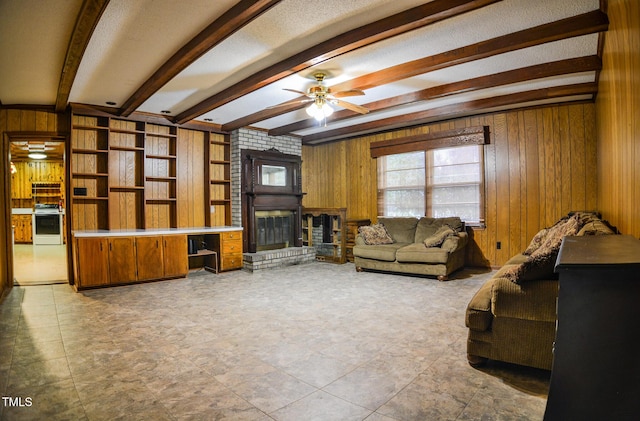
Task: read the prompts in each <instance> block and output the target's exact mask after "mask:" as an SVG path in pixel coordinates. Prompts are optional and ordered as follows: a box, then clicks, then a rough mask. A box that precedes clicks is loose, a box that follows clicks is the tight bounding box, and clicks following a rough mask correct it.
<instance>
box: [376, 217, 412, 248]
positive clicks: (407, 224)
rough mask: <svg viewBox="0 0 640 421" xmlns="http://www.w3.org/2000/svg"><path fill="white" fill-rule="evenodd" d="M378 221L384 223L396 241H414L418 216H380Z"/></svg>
mask: <svg viewBox="0 0 640 421" xmlns="http://www.w3.org/2000/svg"><path fill="white" fill-rule="evenodd" d="M378 223H379V224H382V225H384V227H385V228H386V229H387V232H388V233H389V235H390V236H391V238H393V241H394V242H396V243H413V239H414V237H415V232H416V225H418V219H417V218H378Z"/></svg>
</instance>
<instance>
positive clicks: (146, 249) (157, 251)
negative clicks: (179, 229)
mask: <svg viewBox="0 0 640 421" xmlns="http://www.w3.org/2000/svg"><path fill="white" fill-rule="evenodd" d="M162 254H163V252H162V236H159V235H157V236H151V237H146V236H141V237H137V238H136V256H137V257H136V261H137V267H138V280H139V281H145V280H147V279H160V278H162V277H163V276H164V268H163V263H162Z"/></svg>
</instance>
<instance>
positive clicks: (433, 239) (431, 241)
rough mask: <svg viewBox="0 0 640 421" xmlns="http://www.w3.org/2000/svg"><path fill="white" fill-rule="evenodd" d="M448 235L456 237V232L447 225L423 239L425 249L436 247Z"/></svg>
mask: <svg viewBox="0 0 640 421" xmlns="http://www.w3.org/2000/svg"><path fill="white" fill-rule="evenodd" d="M450 235H458V232H457V231H456V230H455V229H453V228H451V227H450V226H449V225H443V226H441V227H440V228H438V230H437V231H436V232H435V233H434V234H433V235H431V236H429V237H427V238H425V239H424V245H425V246H426V247H438V246H440V245H441V244H442V243H443V242H444V240H445V239H446V238H447V237H449V236H450Z"/></svg>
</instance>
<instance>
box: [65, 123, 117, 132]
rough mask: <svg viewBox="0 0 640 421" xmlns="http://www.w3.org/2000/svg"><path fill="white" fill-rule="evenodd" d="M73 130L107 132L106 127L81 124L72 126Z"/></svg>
mask: <svg viewBox="0 0 640 421" xmlns="http://www.w3.org/2000/svg"><path fill="white" fill-rule="evenodd" d="M72 128H73V129H78V130H105V131H109V128H108V127H105V126H85V125H82V124H74V125H73V127H72Z"/></svg>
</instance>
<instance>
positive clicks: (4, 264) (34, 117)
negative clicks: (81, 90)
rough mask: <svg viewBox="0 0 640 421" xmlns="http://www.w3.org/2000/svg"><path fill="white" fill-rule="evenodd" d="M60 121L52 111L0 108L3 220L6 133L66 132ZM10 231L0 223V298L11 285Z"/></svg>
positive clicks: (8, 195)
mask: <svg viewBox="0 0 640 421" xmlns="http://www.w3.org/2000/svg"><path fill="white" fill-rule="evenodd" d="M67 126H68V125H67V124H66V123H65V121H64V119H61V118H60V116H59V115H57V114H56V113H54V112H48V111H41V110H35V109H34V110H19V109H0V132H1V133H2V157H1V158H0V173H1V174H2V183H0V197H2V201H1V203H2V212H4V217H3V219H4V221H11V210H10V209H9V207H8V206H7V204H8V203H11V188H10V186H11V184H10V177H9V174H10V171H9V161H8V159H7V157H8V154H9V139H8V136H7V135H6V132H67V131H68V130H69V129H68V127H67ZM11 255H12V254H11V230H10V229H7V227H6V223H2V224H0V296H2V295H3V294H4V293H6V292H7V290H8V289H9V288H11V286H12V285H13V278H12V277H11V275H10V272H11V267H12V265H13V262H12V259H11Z"/></svg>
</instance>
